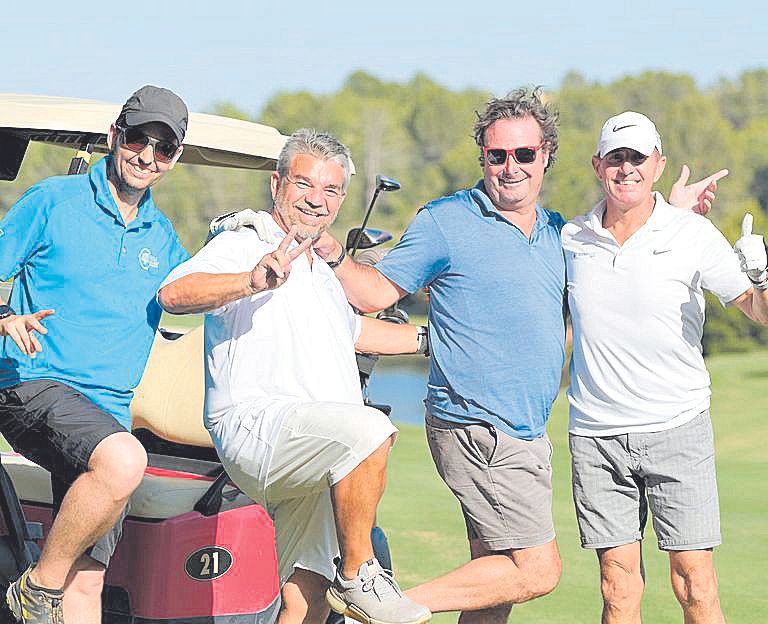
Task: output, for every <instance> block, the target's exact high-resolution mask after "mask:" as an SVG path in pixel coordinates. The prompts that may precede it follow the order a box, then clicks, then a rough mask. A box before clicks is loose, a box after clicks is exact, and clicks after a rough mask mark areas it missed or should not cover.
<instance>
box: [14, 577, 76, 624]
mask: <svg viewBox="0 0 768 624" xmlns="http://www.w3.org/2000/svg"><path fill="white" fill-rule="evenodd" d="M31 570H32V568H31V567H30V568H27V570H26V571H25V572H24V574H22V575H21V576H20V577H19V578H18V579H17V580H16V581H14V582H13V583H11V586H10V587H9V588H8V591H7V592H6V594H5V601H6V602H7V603H8V607H9V608H10V610H11V613H13V615H14V617H15V618H16V619H17V620H18V621H19V622H21V624H64V612H63V611H62V609H61V600H62V598H64V592H63V591H62V590H61V589H43V588H40V587H33V586H32V584H31V583H30V582H29V573H30V571H31Z"/></svg>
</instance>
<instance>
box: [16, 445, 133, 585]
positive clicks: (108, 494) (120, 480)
mask: <svg viewBox="0 0 768 624" xmlns="http://www.w3.org/2000/svg"><path fill="white" fill-rule="evenodd" d="M146 465H147V454H146V452H145V451H144V447H142V446H141V443H140V442H139V441H138V440H137V439H136V438H134V437H133V435H131V434H130V433H128V432H127V431H126V432H120V433H115V434H112V435H110V436H109V437H107V438H104V440H102V441H101V442H100V443H99V444H98V446H97V447H96V448H95V449H94V451H93V454H92V455H91V459H90V461H89V463H88V467H89V470H88V472H85V473H83V474H82V475H80V476H79V477H78V478H77V479H76V480H75V482H74V483H73V484H72V485H71V486H70V488H69V490H68V492H67V494H66V496H64V499H63V500H62V502H61V509H60V510H59V513H58V514H57V515H56V519H55V520H54V522H53V526H52V527H51V530H50V532H49V534H48V538H47V540H46V542H45V547H44V548H43V552H42V554H41V556H40V561H39V562H38V563H37V565H36V566H35V568H34V570H33V571H32V573H31V574H30V580H31V581H32V583H34V584H35V585H38V586H40V587H49V588H51V589H57V588H59V587H63V586H64V583H65V582H66V580H67V577H68V576H69V572H70V570H71V568H72V566H73V565H74V563H75V561H77V559H78V558H79V557H80V555H82V554H83V553H84V552H85V550H86V549H87V548H88V547H89V546H91V545H92V544H94V543H95V542H96V541H98V540H99V539H100V538H101V537H102V536H103V535H105V534H106V533H107V531H109V530H110V528H111V527H112V526H113V525H114V524H115V522H117V520H118V518H120V515H121V513H122V511H123V509H124V508H125V505H126V503H127V502H128V498H129V497H130V495H131V494H132V493H133V491H134V490H135V489H136V488H137V487H138V486H139V484H140V483H141V479H142V477H143V476H144V469H145V468H146Z"/></svg>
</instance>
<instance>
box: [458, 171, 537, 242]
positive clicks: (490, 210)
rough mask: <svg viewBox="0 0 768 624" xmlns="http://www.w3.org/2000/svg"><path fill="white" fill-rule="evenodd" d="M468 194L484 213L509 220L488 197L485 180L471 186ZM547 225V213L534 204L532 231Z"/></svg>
mask: <svg viewBox="0 0 768 624" xmlns="http://www.w3.org/2000/svg"><path fill="white" fill-rule="evenodd" d="M470 195H471V196H472V197H473V198H474V199H475V201H476V202H477V205H478V206H479V207H480V210H481V211H482V212H483V213H484V214H490V215H493V216H495V217H501V218H503V219H504V220H505V221H507V222H509V221H508V219H507V218H506V217H504V215H503V213H502V212H501V211H500V210H499V209H498V208H496V206H495V205H494V204H493V202H492V201H491V198H490V197H488V193H486V191H485V181H484V180H482V179H480V180H479V181H478V182H477V184H475V186H473V187H472V189H471V190H470ZM548 225H549V214H548V213H547V212H546V210H544V209H543V208H542V207H541V206H539V205H538V204H536V223H535V225H534V226H533V231H534V232H538V231H539V230H543V229H544V228H546V227H547V226H548Z"/></svg>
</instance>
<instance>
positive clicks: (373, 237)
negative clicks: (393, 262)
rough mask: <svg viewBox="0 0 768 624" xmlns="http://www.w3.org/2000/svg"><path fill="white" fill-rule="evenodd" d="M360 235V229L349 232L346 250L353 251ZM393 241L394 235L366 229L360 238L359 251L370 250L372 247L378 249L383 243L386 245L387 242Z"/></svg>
mask: <svg viewBox="0 0 768 624" xmlns="http://www.w3.org/2000/svg"><path fill="white" fill-rule="evenodd" d="M359 233H360V228H352V229H351V230H350V231H349V232H347V244H346V248H347V249H348V250H349V249H352V247H353V246H354V244H355V239H356V238H357V235H358V234H359ZM391 240H392V234H390V233H389V232H387V231H386V230H377V229H375V228H365V229H364V230H363V233H362V235H361V236H360V241H359V242H358V244H357V248H358V249H370V248H371V247H376V246H377V245H381V244H382V243H386V242H387V241H391Z"/></svg>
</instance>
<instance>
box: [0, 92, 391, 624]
mask: <svg viewBox="0 0 768 624" xmlns="http://www.w3.org/2000/svg"><path fill="white" fill-rule="evenodd" d="M119 110H120V107H119V105H113V104H106V103H101V102H93V101H88V100H75V99H70V98H54V97H38V96H22V95H2V94H0V179H2V180H13V179H15V177H16V176H17V174H18V171H19V168H20V167H21V164H22V161H23V158H24V154H25V152H26V149H27V146H28V144H29V142H30V141H38V142H43V143H49V144H54V145H59V146H69V147H72V148H75V149H77V150H78V151H77V153H76V155H75V156H74V158H73V159H72V162H71V164H70V168H69V173H70V174H80V173H84V172H85V171H86V170H87V168H88V165H89V161H90V158H91V155H92V154H93V152H97V153H98V152H102V153H104V152H106V151H107V146H106V130H107V129H108V128H109V126H110V124H111V123H112V122H113V121H114V120H115V119H116V118H117V115H118V113H119ZM285 139H286V137H284V136H282V135H281V134H280V133H279V132H278V131H277V130H275V129H274V128H270V127H268V126H264V125H260V124H256V123H250V122H246V121H240V120H235V119H229V118H225V117H220V116H216V115H207V114H200V113H191V114H190V117H189V128H188V131H187V135H186V138H185V142H184V151H183V153H182V156H181V159H180V161H179V162H181V163H188V164H198V165H209V166H217V167H230V168H238V169H253V170H262V171H264V170H266V171H268V170H272V169H274V167H275V165H276V161H277V157H278V154H279V152H280V150H281V148H282V146H283V144H284V142H285ZM384 181H385V182H382V181H380V182H379V185H381V188H378V186H377V193H378V191H379V190H394V188H390V187H392V184H391V182H393V181H388V180H387V179H384ZM394 184H396V183H394ZM387 185H389V187H387V188H385V186H387ZM372 205H373V203H371V207H372ZM369 213H370V208H369ZM366 220H367V215H366ZM348 238H350V239H352V242H353V243H354V245H355V247H356V248H360V249H363V248H366V247H373V246H374V245H377V244H380V243H381V242H383V241H385V240H387V236H386V235H385V234H384V233H381V232H378V231H375V230H364V229H363V228H360V229H359V230H353V232H350V236H349V237H348ZM351 244H352V243H350V245H351ZM359 362H360V377H361V383H362V384H363V385H364V386H366V385H367V381H368V378H369V376H370V373H371V371H372V368H373V364H374V363H375V359H374V358H372V357H371V356H364V355H361V356H360V357H359ZM203 379H204V375H203V336H202V327H197V328H195V329H193V330H191V331H189V332H187V333H185V334H180V333H174V332H167V331H164V330H160V331H158V334H157V336H156V338H155V342H154V344H153V347H152V351H151V354H150V357H149V362H148V364H147V367H146V370H145V372H144V375H143V377H142V380H141V382H140V384H139V386H138V387H137V388H136V390H135V397H134V400H133V402H132V404H131V412H132V416H133V429H134V434H135V435H136V437H137V438H138V439H139V440H140V441H141V442H142V443H143V444H144V446H145V448H146V449H147V452H148V457H149V465H148V467H147V469H146V474H145V477H144V480H143V482H142V484H141V486H140V487H139V488H138V490H137V491H136V492H135V493H134V494H133V496H132V497H131V509H130V514H129V516H128V518H127V519H126V521H125V524H124V530H123V537H122V539H121V541H120V543H119V544H118V547H117V550H116V552H115V554H114V557H113V559H112V562H111V564H110V567H109V569H108V572H107V576H106V584H105V589H104V595H103V607H104V622H105V623H106V624H123V623H125V624H161V623H162V624H182V623H185V624H245V623H248V624H257V623H258V624H261V623H265V624H266V623H269V622H273V621H274V620H275V618H276V615H277V610H278V609H279V582H278V576H277V559H276V555H275V549H274V527H273V525H272V522H271V520H270V518H269V516H268V515H267V513H266V511H265V510H264V509H263V508H262V507H260V506H259V505H258V504H256V503H254V502H253V501H252V500H250V499H249V498H248V497H246V496H245V495H244V494H243V493H242V492H240V490H239V489H238V488H237V487H236V486H235V485H234V484H233V483H232V482H231V481H229V479H228V477H227V475H226V473H225V472H224V470H223V468H222V466H221V464H220V462H219V460H218V457H217V455H216V452H215V450H214V449H213V445H212V443H211V439H210V437H209V435H208V432H207V431H206V430H205V428H204V427H203V424H202V406H203V394H204V381H203ZM376 407H379V408H380V409H383V410H384V411H386V412H387V413H389V409H388V408H387V406H376ZM1 460H2V466H1V467H0V512H2V513H1V515H2V518H1V520H2V523H1V524H0V535H2V537H0V586H2V585H7V583H8V582H10V581H11V580H13V579H15V578H16V577H18V575H19V574H20V573H21V572H22V571H23V570H24V569H25V568H26V567H27V566H28V565H29V564H30V563H31V562H34V561H35V560H36V558H37V556H39V548H38V546H39V544H38V542H40V540H44V538H45V535H46V534H47V531H48V530H49V528H50V525H51V522H52V511H51V506H52V505H51V500H52V497H51V488H50V479H49V475H48V473H47V472H46V471H45V470H44V469H42V468H40V467H39V466H37V465H35V464H34V463H32V462H30V461H29V460H27V459H25V458H24V457H22V456H20V455H18V454H15V453H12V452H4V453H2V457H1ZM2 525H4V526H2ZM373 537H374V542H375V547H376V551H377V556H378V557H379V560H380V561H381V563H382V565H384V566H385V567H391V563H390V562H389V553H388V549H387V547H386V538H384V536H383V533H382V532H381V531H380V529H374V534H373ZM3 591H4V590H3ZM2 602H4V601H2ZM3 607H4V605H3ZM5 617H6V618H7V617H9V616H8V615H7V614H6V615H5ZM2 618H3V615H2V614H0V622H3V621H5V620H3V619H2Z"/></svg>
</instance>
